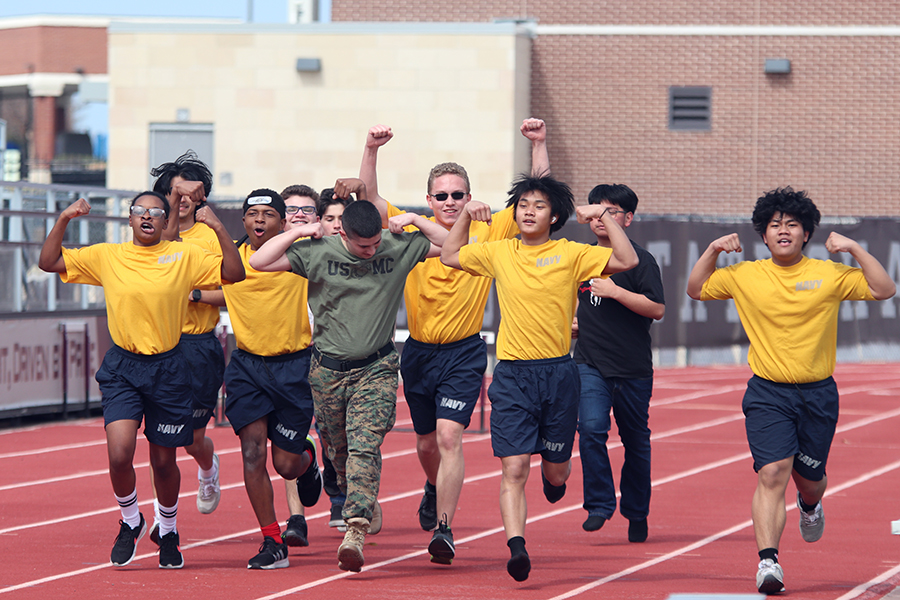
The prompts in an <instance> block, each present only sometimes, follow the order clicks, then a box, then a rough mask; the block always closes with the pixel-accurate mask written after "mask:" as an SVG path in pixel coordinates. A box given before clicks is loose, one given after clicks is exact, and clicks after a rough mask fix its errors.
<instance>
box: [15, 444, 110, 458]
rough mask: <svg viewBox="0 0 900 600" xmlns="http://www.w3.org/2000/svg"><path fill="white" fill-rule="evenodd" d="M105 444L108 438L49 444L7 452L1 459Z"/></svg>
mask: <svg viewBox="0 0 900 600" xmlns="http://www.w3.org/2000/svg"><path fill="white" fill-rule="evenodd" d="M103 444H106V439H101V440H94V441H93V442H82V443H80V444H66V445H64V446H49V447H47V448H36V449H34V450H21V451H19V452H7V453H5V454H0V459H3V458H18V457H20V456H33V455H35V454H48V453H50V452H64V451H66V450H78V449H79V448H90V447H92V446H100V445H103Z"/></svg>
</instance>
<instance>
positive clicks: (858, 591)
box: [835, 565, 900, 600]
mask: <svg viewBox="0 0 900 600" xmlns="http://www.w3.org/2000/svg"><path fill="white" fill-rule="evenodd" d="M898 573H900V565H897V566H896V567H894V568H893V569H889V570H887V571H885V572H884V573H882V574H881V575H878V576H876V577H874V578H872V579H870V580H869V581H867V582H865V583H861V584H859V585H858V586H856V587H855V588H853V589H852V590H850V591H849V592H847V593H846V594H844V595H843V596H840V597H838V598H836V599H835V600H852V599H853V598H859V597H860V596H862V595H863V594H865V593H866V592H867V591H869V590H870V589H871V588H873V587H875V586H876V585H879V584H881V583H884V582H885V581H887V580H888V579H890V578H892V577H894V576H895V575H897V574H898ZM892 583H893V582H892ZM889 596H890V594H889ZM877 597H878V598H882V597H884V598H887V597H888V596H882V595H881V594H880V593H879V594H878V595H877Z"/></svg>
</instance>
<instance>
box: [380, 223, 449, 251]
mask: <svg viewBox="0 0 900 600" xmlns="http://www.w3.org/2000/svg"><path fill="white" fill-rule="evenodd" d="M410 225H412V226H414V227H416V228H418V230H419V231H421V232H422V233H424V234H425V237H426V238H428V241H429V242H431V248H430V249H429V250H428V254H426V255H425V258H434V257H436V256H440V255H441V246H443V245H444V240H445V239H447V230H446V229H444V228H443V227H441V226H440V225H438V224H437V223H435V222H434V221H430V220H429V219H426V218H425V217H423V216H422V215H417V214H416V213H403V214H402V215H396V216H394V217H391V218H390V219H389V220H388V229H390V230H391V233H403V228H404V227H408V226H410Z"/></svg>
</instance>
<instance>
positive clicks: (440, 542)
mask: <svg viewBox="0 0 900 600" xmlns="http://www.w3.org/2000/svg"><path fill="white" fill-rule="evenodd" d="M428 553H429V554H430V555H431V562H433V563H437V564H439V565H449V564H451V563H453V558H454V557H455V556H456V546H454V545H453V532H452V531H450V527H448V526H447V515H446V514H445V515H444V518H443V519H441V522H440V523H438V527H437V529H435V530H434V535H432V536H431V543H429V544H428Z"/></svg>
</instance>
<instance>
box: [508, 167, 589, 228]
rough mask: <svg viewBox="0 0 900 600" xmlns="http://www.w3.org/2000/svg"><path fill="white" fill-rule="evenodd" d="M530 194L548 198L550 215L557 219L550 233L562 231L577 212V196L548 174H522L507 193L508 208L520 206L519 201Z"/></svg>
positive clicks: (551, 226) (565, 185)
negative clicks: (540, 194) (538, 194)
mask: <svg viewBox="0 0 900 600" xmlns="http://www.w3.org/2000/svg"><path fill="white" fill-rule="evenodd" d="M528 192H541V193H542V194H544V196H546V197H547V201H548V202H549V203H550V213H551V214H552V215H553V216H555V217H556V222H555V223H550V233H553V232H555V231H558V230H560V229H561V228H562V226H563V225H565V224H566V221H567V220H568V219H569V215H571V214H572V212H573V211H574V210H575V196H574V194H572V189H571V188H570V187H569V186H568V185H567V184H565V183H563V182H562V181H557V180H556V179H554V178H553V177H552V176H551V175H549V174H546V173H545V174H541V175H531V174H529V173H522V174H520V175H519V176H517V177H516V178H515V179H514V180H513V183H512V187H511V188H509V192H507V195H508V196H509V198H508V199H507V201H506V206H518V204H519V200H520V199H521V198H522V196H524V195H525V194H527V193H528Z"/></svg>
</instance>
